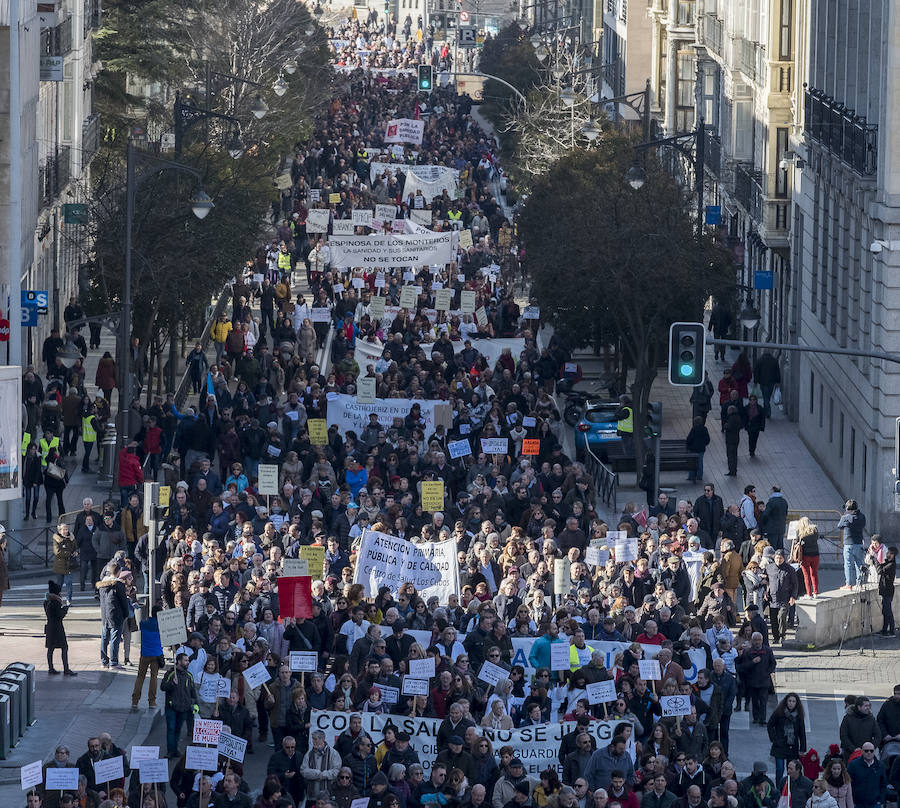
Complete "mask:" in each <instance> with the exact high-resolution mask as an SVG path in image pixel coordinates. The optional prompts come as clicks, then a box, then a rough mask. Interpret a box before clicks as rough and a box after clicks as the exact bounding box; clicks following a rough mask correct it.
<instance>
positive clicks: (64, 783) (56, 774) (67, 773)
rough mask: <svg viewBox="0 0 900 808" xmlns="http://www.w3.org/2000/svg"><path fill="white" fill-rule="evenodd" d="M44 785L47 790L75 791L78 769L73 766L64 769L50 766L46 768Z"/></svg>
mask: <svg viewBox="0 0 900 808" xmlns="http://www.w3.org/2000/svg"><path fill="white" fill-rule="evenodd" d="M44 786H45V787H46V789H47V791H65V790H66V789H70V790H72V791H76V790H77V789H78V769H77V768H76V767H75V766H72V767H71V768H68V767H67V768H65V769H58V768H56V767H55V766H51V767H50V768H48V769H47V779H46V781H45V782H44Z"/></svg>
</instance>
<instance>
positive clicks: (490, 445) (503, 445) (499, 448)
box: [481, 438, 509, 454]
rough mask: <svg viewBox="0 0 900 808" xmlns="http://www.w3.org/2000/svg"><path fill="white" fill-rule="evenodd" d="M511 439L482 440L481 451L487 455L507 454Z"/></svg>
mask: <svg viewBox="0 0 900 808" xmlns="http://www.w3.org/2000/svg"><path fill="white" fill-rule="evenodd" d="M508 446H509V438H482V439H481V451H482V452H484V453H485V454H506V450H507V448H508Z"/></svg>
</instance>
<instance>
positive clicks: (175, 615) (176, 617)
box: [156, 609, 187, 647]
mask: <svg viewBox="0 0 900 808" xmlns="http://www.w3.org/2000/svg"><path fill="white" fill-rule="evenodd" d="M156 622H157V624H158V625H159V639H160V641H161V642H162V644H163V647H165V646H167V645H180V644H181V643H183V642H187V626H186V625H185V623H184V612H183V611H182V610H181V609H164V610H163V611H161V612H157V613H156Z"/></svg>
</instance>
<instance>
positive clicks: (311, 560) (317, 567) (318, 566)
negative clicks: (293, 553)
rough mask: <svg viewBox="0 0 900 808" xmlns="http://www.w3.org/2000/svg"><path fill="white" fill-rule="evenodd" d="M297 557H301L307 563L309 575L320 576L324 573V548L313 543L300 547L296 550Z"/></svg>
mask: <svg viewBox="0 0 900 808" xmlns="http://www.w3.org/2000/svg"><path fill="white" fill-rule="evenodd" d="M297 557H298V558H301V559H303V560H304V561H305V562H306V563H307V564H308V565H309V570H310V571H309V573H307V574H309V575H312V577H313V578H320V577H322V575H324V573H325V548H324V547H319V546H317V545H314V544H310V545H306V546H304V547H301V548H300V549H299V550H298V551H297Z"/></svg>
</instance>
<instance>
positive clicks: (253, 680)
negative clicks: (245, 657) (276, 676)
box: [243, 662, 272, 690]
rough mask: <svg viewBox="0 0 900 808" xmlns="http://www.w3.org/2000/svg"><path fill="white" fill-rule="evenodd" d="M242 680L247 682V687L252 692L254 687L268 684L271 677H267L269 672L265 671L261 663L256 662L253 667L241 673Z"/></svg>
mask: <svg viewBox="0 0 900 808" xmlns="http://www.w3.org/2000/svg"><path fill="white" fill-rule="evenodd" d="M243 675H244V679H246V681H247V686H248V687H249V688H250V689H251V690H252V689H253V688H255V687H259V686H260V685H264V684H265V683H266V682H268V681H269V680H270V679H271V678H272V677H271V676H269V671H268V670H266V666H265V665H263V663H262V662H257V663H256V664H255V665H252V666H251V667H249V668H247V670H245V671H244V673H243Z"/></svg>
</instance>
